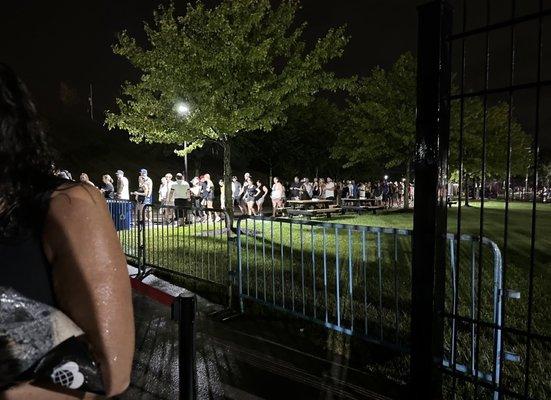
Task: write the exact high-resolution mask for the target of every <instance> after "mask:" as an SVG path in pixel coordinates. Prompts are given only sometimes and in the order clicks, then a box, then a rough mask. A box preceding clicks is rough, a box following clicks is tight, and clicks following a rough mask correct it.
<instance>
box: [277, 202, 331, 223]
mask: <svg viewBox="0 0 551 400" xmlns="http://www.w3.org/2000/svg"><path fill="white" fill-rule="evenodd" d="M332 203H333V202H332V201H331V200H323V199H319V200H318V199H312V200H289V201H287V204H289V206H290V207H288V208H286V211H287V215H288V216H289V217H293V216H302V217H306V218H308V219H311V218H312V217H316V216H320V215H321V216H323V215H325V216H327V218H330V217H331V214H335V213H340V212H341V211H342V210H341V208H339V207H333V204H332Z"/></svg>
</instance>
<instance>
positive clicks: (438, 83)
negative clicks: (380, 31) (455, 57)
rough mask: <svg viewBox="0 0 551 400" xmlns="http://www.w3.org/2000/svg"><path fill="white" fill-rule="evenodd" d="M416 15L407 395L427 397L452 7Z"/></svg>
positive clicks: (437, 292) (435, 351) (439, 281)
mask: <svg viewBox="0 0 551 400" xmlns="http://www.w3.org/2000/svg"><path fill="white" fill-rule="evenodd" d="M418 13H419V25H418V26H419V28H418V29H419V30H418V57H417V60H418V65H417V133H416V147H415V158H414V169H415V185H416V187H415V208H414V216H413V220H414V222H413V226H414V231H413V255H412V305H411V363H410V368H411V393H412V395H413V397H414V398H419V399H427V400H433V399H441V398H442V377H441V372H440V371H439V365H441V364H442V348H443V322H442V317H441V312H442V308H443V300H444V277H443V273H444V274H445V270H444V268H445V251H446V250H445V246H446V238H445V235H446V229H447V221H446V218H447V207H446V197H447V193H446V191H447V155H448V142H449V88H450V78H451V77H450V60H449V57H450V52H449V48H448V46H449V43H448V42H447V41H446V39H447V37H448V36H449V35H450V33H451V26H452V9H451V6H450V5H449V4H448V3H447V1H433V2H431V3H428V4H426V5H423V6H420V7H419V8H418Z"/></svg>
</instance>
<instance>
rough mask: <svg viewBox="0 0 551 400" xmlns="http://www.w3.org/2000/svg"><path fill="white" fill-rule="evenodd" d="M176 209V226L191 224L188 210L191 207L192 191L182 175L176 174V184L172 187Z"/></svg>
mask: <svg viewBox="0 0 551 400" xmlns="http://www.w3.org/2000/svg"><path fill="white" fill-rule="evenodd" d="M171 188H172V192H173V196H174V206H175V207H176V221H175V222H176V225H179V226H180V225H183V224H185V223H188V222H189V215H188V209H189V207H191V191H190V189H191V188H190V187H189V183H187V181H186V180H185V179H184V176H183V175H182V174H181V173H177V174H176V182H174V183H173V184H172V186H171Z"/></svg>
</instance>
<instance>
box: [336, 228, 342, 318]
mask: <svg viewBox="0 0 551 400" xmlns="http://www.w3.org/2000/svg"><path fill="white" fill-rule="evenodd" d="M340 275H341V274H340V271H339V228H338V227H335V293H336V295H335V297H336V300H337V326H341V293H340V283H341V282H340Z"/></svg>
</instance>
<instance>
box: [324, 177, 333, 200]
mask: <svg viewBox="0 0 551 400" xmlns="http://www.w3.org/2000/svg"><path fill="white" fill-rule="evenodd" d="M325 200H331V201H333V200H335V182H333V180H332V179H331V178H327V183H326V184H325Z"/></svg>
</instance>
